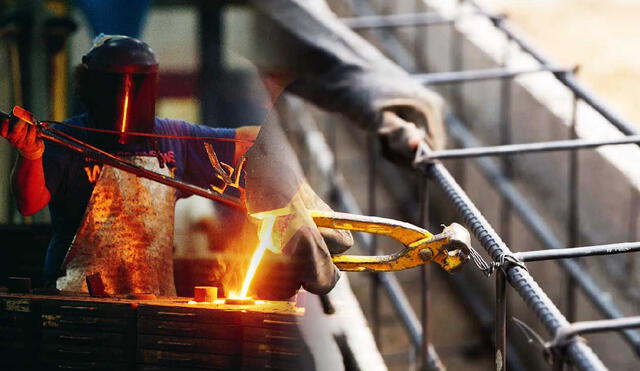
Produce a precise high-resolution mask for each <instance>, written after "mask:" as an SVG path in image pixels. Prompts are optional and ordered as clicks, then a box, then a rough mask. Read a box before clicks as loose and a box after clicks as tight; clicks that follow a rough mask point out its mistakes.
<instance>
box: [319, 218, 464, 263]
mask: <svg viewBox="0 0 640 371" xmlns="http://www.w3.org/2000/svg"><path fill="white" fill-rule="evenodd" d="M311 216H312V218H313V220H314V222H315V223H316V225H317V226H318V227H325V228H332V229H344V230H349V231H355V232H366V233H373V234H377V235H382V236H388V237H391V238H394V239H396V240H398V241H400V242H401V243H402V244H403V245H404V246H405V247H404V249H402V250H401V251H398V252H396V253H393V254H389V255H377V256H376V255H374V256H367V255H333V256H332V260H333V263H334V264H335V265H336V266H337V267H338V269H340V270H342V271H352V272H387V271H399V270H403V269H409V268H414V267H418V266H421V265H423V264H426V263H427V262H430V261H432V262H434V263H436V264H438V265H439V266H441V267H442V269H444V270H445V271H447V272H449V273H451V272H453V271H455V270H456V269H458V268H460V267H461V266H462V265H464V264H465V263H466V262H467V261H468V260H469V257H470V254H471V237H470V235H469V232H468V231H467V230H466V229H465V228H464V227H463V226H461V225H460V224H458V223H452V224H451V225H449V226H447V227H445V228H444V230H443V231H442V233H439V234H436V235H433V234H431V233H429V231H427V230H425V229H422V228H420V227H416V226H415V225H412V224H409V223H405V222H401V221H398V220H393V219H387V218H380V217H375V216H364V215H355V214H346V213H337V212H332V211H311Z"/></svg>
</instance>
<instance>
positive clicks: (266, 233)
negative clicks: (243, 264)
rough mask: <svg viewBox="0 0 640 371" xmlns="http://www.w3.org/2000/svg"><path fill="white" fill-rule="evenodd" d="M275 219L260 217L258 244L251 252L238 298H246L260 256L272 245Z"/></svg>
mask: <svg viewBox="0 0 640 371" xmlns="http://www.w3.org/2000/svg"><path fill="white" fill-rule="evenodd" d="M276 217H277V215H276V214H262V215H261V217H260V218H261V219H262V223H261V224H260V232H259V233H258V240H259V241H260V242H259V244H258V247H257V248H256V250H255V251H254V252H253V256H252V257H251V263H250V264H249V269H248V270H247V274H246V275H245V277H244V282H243V283H242V290H240V295H239V297H240V298H246V297H247V292H249V286H251V281H253V276H255V274H256V270H257V269H258V265H259V264H260V261H261V260H262V256H263V255H264V252H265V250H266V249H267V248H268V247H269V246H270V245H271V244H272V242H271V231H272V230H273V225H274V224H275V222H276Z"/></svg>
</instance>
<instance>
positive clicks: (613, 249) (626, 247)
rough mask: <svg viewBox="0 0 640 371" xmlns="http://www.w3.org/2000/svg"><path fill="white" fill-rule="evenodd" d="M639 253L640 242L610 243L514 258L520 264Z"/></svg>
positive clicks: (544, 251)
mask: <svg viewBox="0 0 640 371" xmlns="http://www.w3.org/2000/svg"><path fill="white" fill-rule="evenodd" d="M636 251H640V242H623V243H612V244H607V245H595V246H583V247H570V248H565V249H550V250H549V249H546V250H534V251H523V252H517V253H515V254H513V255H514V257H515V258H517V259H518V260H520V261H522V262H534V261H541V260H555V259H567V258H584V257H587V256H601V255H615V254H626V253H630V252H636Z"/></svg>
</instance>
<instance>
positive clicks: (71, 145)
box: [39, 129, 243, 209]
mask: <svg viewBox="0 0 640 371" xmlns="http://www.w3.org/2000/svg"><path fill="white" fill-rule="evenodd" d="M62 134H63V133H60V132H57V131H54V130H52V129H43V130H42V131H40V133H39V135H40V137H42V138H44V139H47V140H50V141H51V142H53V143H56V144H58V145H61V146H63V147H65V148H68V149H70V150H73V151H76V152H80V153H82V154H83V155H85V156H87V157H91V158H93V159H95V160H96V161H98V162H101V163H103V164H106V165H109V166H113V167H115V168H117V169H120V170H123V171H126V172H128V173H131V174H135V175H137V176H140V177H143V178H146V179H150V180H153V181H156V182H158V183H161V184H164V185H167V186H170V187H173V188H176V189H180V190H183V191H185V192H189V193H192V194H194V195H198V196H201V197H204V198H208V199H210V200H214V201H217V202H220V203H223V204H225V205H227V206H231V207H233V208H236V209H242V208H243V205H242V203H240V201H239V200H236V199H235V198H232V197H229V196H227V195H224V194H220V193H214V192H212V191H209V190H208V189H205V188H200V187H198V186H195V185H192V184H189V183H185V182H182V181H180V180H177V179H173V178H171V177H169V176H166V175H163V174H159V173H156V172H154V171H151V170H147V169H145V168H142V167H139V166H136V165H134V164H131V163H128V162H126V161H123V160H121V159H119V158H117V157H115V156H113V155H110V154H107V153H103V152H100V151H98V150H96V149H94V148H92V147H89V146H82V145H81V144H80V143H77V142H74V141H72V140H70V138H64V137H61V136H60V135H62Z"/></svg>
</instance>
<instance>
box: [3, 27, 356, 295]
mask: <svg viewBox="0 0 640 371" xmlns="http://www.w3.org/2000/svg"><path fill="white" fill-rule="evenodd" d="M157 69H158V63H157V61H156V58H155V55H154V53H153V51H152V50H151V49H150V48H149V46H148V45H147V44H145V43H144V42H141V41H139V40H137V39H134V38H130V37H126V36H105V35H101V36H100V37H98V38H96V40H95V41H94V46H93V47H92V48H91V50H89V52H88V53H86V54H85V55H84V57H83V58H82V63H81V64H80V65H79V66H78V68H77V70H76V74H75V78H76V90H77V93H78V95H79V97H80V98H81V100H82V101H83V103H84V105H85V106H86V109H87V112H86V113H85V114H82V115H80V116H76V117H73V118H70V119H68V120H67V121H65V122H64V123H63V124H62V125H57V124H56V125H55V127H56V129H58V130H60V131H63V132H65V133H67V134H69V135H71V136H73V137H75V138H77V139H80V140H82V141H85V142H87V143H89V144H91V145H94V146H96V147H98V148H100V149H102V150H105V151H107V152H110V153H113V154H116V155H118V156H121V157H123V158H125V159H127V160H129V161H131V162H133V163H134V164H136V165H139V166H142V167H145V168H147V169H149V170H152V171H155V172H158V173H162V174H164V175H167V176H170V177H174V178H176V179H179V180H182V181H186V182H189V183H192V184H194V185H198V186H201V187H204V188H209V189H216V188H217V189H220V188H224V187H221V186H222V185H223V184H221V183H220V180H221V179H220V177H217V176H215V172H214V171H213V168H212V165H211V160H210V154H209V155H208V154H207V151H206V149H205V147H204V145H203V143H202V141H193V140H180V138H171V137H168V136H177V137H200V138H203V141H205V140H206V141H207V142H209V143H210V144H211V148H212V149H213V152H214V154H215V156H216V157H217V159H218V161H219V162H220V163H223V164H226V165H228V166H229V167H231V168H234V169H238V171H241V170H242V169H240V168H239V167H238V166H239V164H240V163H241V162H242V158H243V155H244V154H245V152H246V150H247V148H249V145H247V140H248V141H252V140H254V139H255V138H256V135H257V133H258V129H257V128H256V127H243V128H238V129H219V128H211V127H205V126H197V125H194V124H189V123H186V122H184V121H180V120H172V119H160V118H157V117H155V97H156V91H155V90H156V83H157ZM116 133H117V134H116ZM140 133H143V134H144V133H149V134H160V135H163V136H162V137H153V136H141V135H136V134H140ZM0 134H1V135H2V136H3V137H5V138H7V139H8V141H9V142H10V143H11V144H12V145H13V146H15V147H16V148H17V150H18V152H19V154H20V155H19V156H18V159H17V162H16V166H15V168H14V172H13V174H12V185H13V190H14V194H15V198H16V201H17V205H18V208H19V210H20V212H21V213H23V214H25V215H30V214H33V213H35V212H37V211H39V210H41V209H42V208H44V207H45V206H47V205H48V206H49V211H50V213H51V221H52V229H53V235H52V239H51V241H50V244H49V247H48V250H47V254H46V258H45V275H46V277H47V278H48V282H49V284H50V285H53V283H54V282H55V281H56V279H57V287H58V288H59V289H62V290H69V291H86V289H87V288H86V283H85V277H86V276H87V275H90V274H93V273H100V275H101V278H102V280H103V281H104V284H105V288H106V292H108V293H111V294H127V293H135V292H151V293H154V294H157V295H163V296H171V295H175V286H174V277H173V265H172V248H173V241H172V239H173V223H174V220H173V218H174V208H175V201H176V199H178V198H183V197H188V196H190V195H189V194H185V192H183V191H181V190H176V189H174V188H171V187H168V186H165V185H162V184H159V183H156V182H153V181H150V180H147V179H142V178H139V177H136V176H135V175H132V174H129V173H126V172H123V171H120V170H118V169H115V168H112V167H109V166H102V165H101V164H99V163H97V162H94V161H93V160H92V159H90V158H88V157H85V156H84V155H82V154H79V153H77V152H73V151H70V150H67V149H65V148H62V147H60V146H57V145H55V144H51V143H48V142H43V140H42V139H40V138H38V137H37V135H36V129H35V128H34V127H32V126H29V125H27V124H26V123H24V122H22V121H18V122H16V123H12V124H11V125H10V123H9V120H4V121H3V122H2V123H1V126H0ZM233 139H236V140H237V139H240V140H245V141H240V142H238V141H233ZM248 162H249V163H252V159H251V158H249V160H248ZM253 166H254V167H256V166H259V164H253ZM226 188H227V189H226V190H225V192H235V194H232V195H234V196H239V194H238V192H241V189H239V188H237V187H236V188H234V187H226ZM263 190H264V191H265V192H267V193H268V192H269V188H268V186H266V185H265V187H264V188H263ZM254 193H255V192H254ZM306 220H308V218H307V219H306ZM221 222H224V221H221ZM303 229H304V232H303V233H293V234H292V235H296V236H297V237H295V238H293V239H291V241H293V242H292V243H295V244H297V245H298V246H296V247H294V248H293V250H294V251H295V254H297V255H298V256H299V257H302V258H301V259H298V260H297V262H298V261H299V262H301V263H299V264H303V265H304V264H310V265H311V266H308V267H300V269H298V271H301V272H313V274H312V275H309V274H306V275H305V277H298V276H296V277H294V278H295V280H296V282H294V283H290V284H289V285H290V286H291V285H293V286H292V287H295V289H296V290H297V288H298V287H300V285H304V286H305V287H306V288H307V289H308V290H309V291H312V292H316V293H325V292H327V291H328V290H330V289H331V288H332V287H333V285H334V284H335V281H336V280H337V269H336V268H335V267H334V266H333V264H332V263H331V260H330V255H329V253H328V251H327V247H326V245H325V244H324V241H323V240H322V237H320V234H319V232H318V230H317V228H315V225H313V224H312V223H311V224H309V225H306V226H305V227H304V228H303ZM289 234H291V233H289ZM349 237H350V236H349ZM347 242H348V241H347ZM291 249H292V248H291V247H289V250H291ZM315 249H317V250H318V251H313V250H315ZM301 254H302V255H301ZM305 257H309V258H305Z"/></svg>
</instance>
